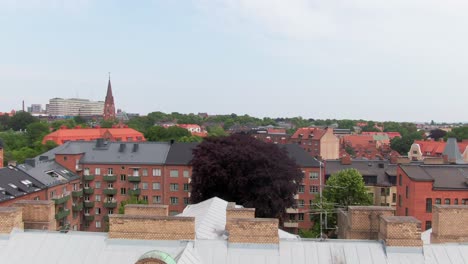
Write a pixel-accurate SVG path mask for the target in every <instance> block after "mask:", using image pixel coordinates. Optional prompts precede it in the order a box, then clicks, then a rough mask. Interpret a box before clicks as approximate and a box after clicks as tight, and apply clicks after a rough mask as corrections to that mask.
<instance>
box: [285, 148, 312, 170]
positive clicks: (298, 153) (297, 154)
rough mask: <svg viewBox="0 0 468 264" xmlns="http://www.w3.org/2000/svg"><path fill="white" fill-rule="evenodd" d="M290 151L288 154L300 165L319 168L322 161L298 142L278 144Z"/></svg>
mask: <svg viewBox="0 0 468 264" xmlns="http://www.w3.org/2000/svg"><path fill="white" fill-rule="evenodd" d="M278 146H279V147H282V148H283V149H285V150H286V151H287V152H288V156H289V157H290V158H291V159H293V160H294V161H295V162H296V164H297V165H299V167H301V168H304V167H312V168H319V167H320V162H319V161H318V160H317V159H316V158H314V157H312V156H311V155H310V154H309V153H307V151H305V150H304V149H303V148H301V147H300V146H299V145H298V144H285V145H278Z"/></svg>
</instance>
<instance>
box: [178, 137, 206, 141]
mask: <svg viewBox="0 0 468 264" xmlns="http://www.w3.org/2000/svg"><path fill="white" fill-rule="evenodd" d="M177 141H178V142H202V141H203V138H202V137H199V136H189V137H187V136H184V137H181V138H179V139H178V140H177Z"/></svg>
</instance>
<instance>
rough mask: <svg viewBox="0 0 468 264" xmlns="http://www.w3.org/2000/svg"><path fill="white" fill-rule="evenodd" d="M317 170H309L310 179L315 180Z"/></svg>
mask: <svg viewBox="0 0 468 264" xmlns="http://www.w3.org/2000/svg"><path fill="white" fill-rule="evenodd" d="M318 175H319V174H318V172H312V171H311V172H309V179H311V180H315V179H318Z"/></svg>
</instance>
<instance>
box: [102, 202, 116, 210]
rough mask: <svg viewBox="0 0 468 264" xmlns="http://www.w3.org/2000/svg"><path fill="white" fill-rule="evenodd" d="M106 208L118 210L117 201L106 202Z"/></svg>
mask: <svg viewBox="0 0 468 264" xmlns="http://www.w3.org/2000/svg"><path fill="white" fill-rule="evenodd" d="M104 207H105V208H110V209H112V208H116V207H117V200H108V201H105V202H104Z"/></svg>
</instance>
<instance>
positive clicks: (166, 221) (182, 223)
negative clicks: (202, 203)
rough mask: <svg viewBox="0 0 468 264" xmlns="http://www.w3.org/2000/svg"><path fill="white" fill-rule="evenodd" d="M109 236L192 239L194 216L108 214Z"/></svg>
mask: <svg viewBox="0 0 468 264" xmlns="http://www.w3.org/2000/svg"><path fill="white" fill-rule="evenodd" d="M109 238H120V239H143V240H194V239H195V218H194V217H167V216H138V215H109Z"/></svg>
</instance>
